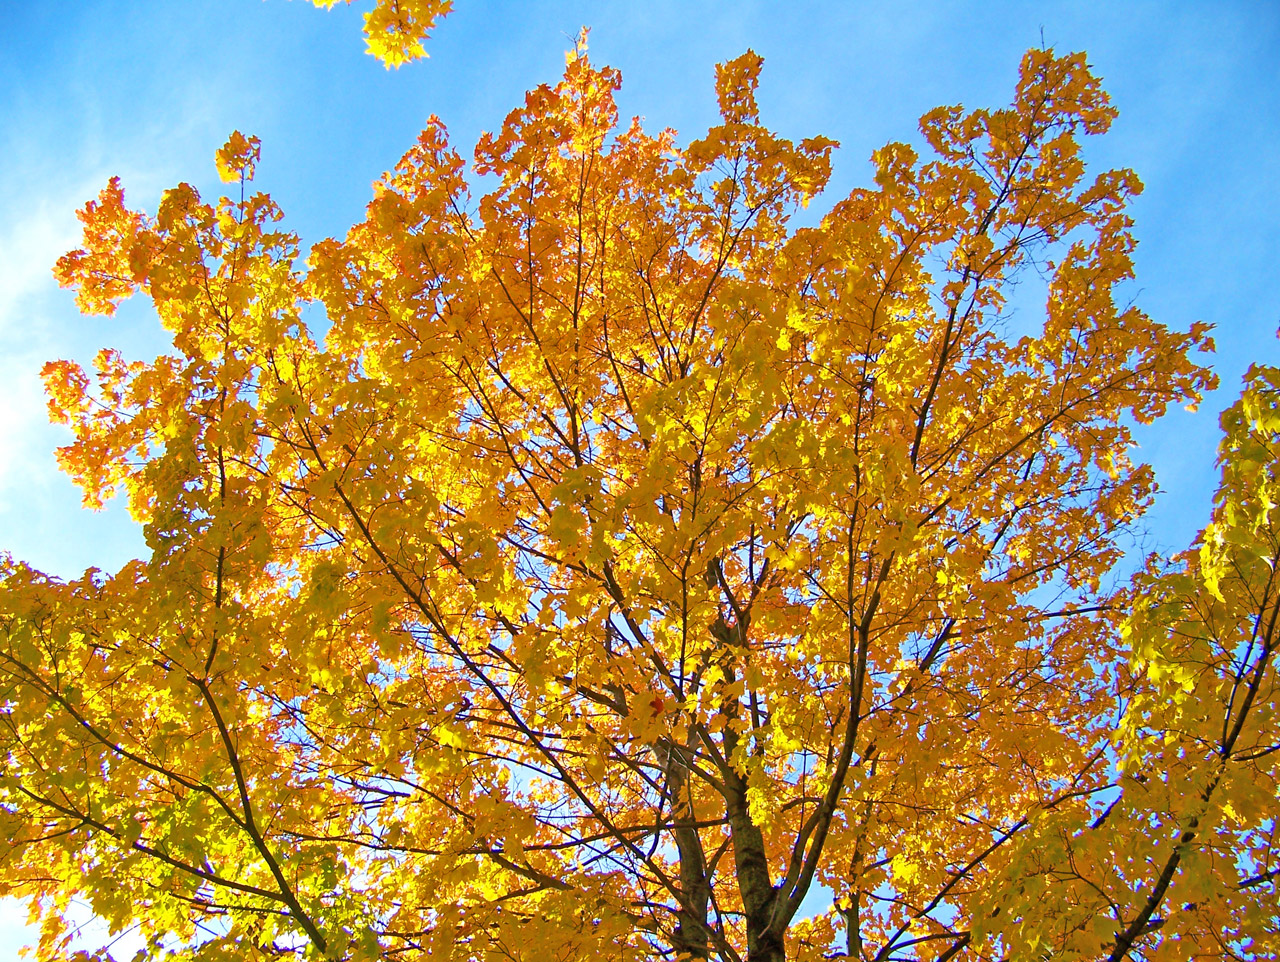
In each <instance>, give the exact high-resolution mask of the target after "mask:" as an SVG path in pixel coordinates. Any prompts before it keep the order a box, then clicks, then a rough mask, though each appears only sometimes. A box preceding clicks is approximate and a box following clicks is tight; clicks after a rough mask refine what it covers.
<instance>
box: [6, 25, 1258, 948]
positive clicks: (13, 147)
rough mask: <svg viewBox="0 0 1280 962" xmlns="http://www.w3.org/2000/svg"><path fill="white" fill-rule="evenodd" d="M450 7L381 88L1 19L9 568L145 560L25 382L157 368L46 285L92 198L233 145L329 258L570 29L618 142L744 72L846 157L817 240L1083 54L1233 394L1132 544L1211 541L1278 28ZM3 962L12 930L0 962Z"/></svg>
mask: <svg viewBox="0 0 1280 962" xmlns="http://www.w3.org/2000/svg"><path fill="white" fill-rule="evenodd" d="M455 2H456V5H457V10H456V12H455V13H454V14H453V15H451V16H450V17H449V18H448V19H446V20H445V21H444V22H443V23H442V24H441V25H440V27H439V28H438V30H437V31H436V35H435V36H434V37H433V38H432V39H431V41H429V43H428V49H429V51H430V53H431V58H430V59H429V60H426V61H423V62H420V63H417V64H412V65H409V66H406V67H403V68H401V69H400V70H399V71H387V70H385V69H384V68H383V67H382V66H381V65H380V64H378V63H377V62H376V61H374V60H373V59H372V58H371V57H369V56H367V55H365V54H364V53H363V43H362V39H361V37H360V32H359V31H360V14H361V12H362V9H361V5H360V4H359V3H357V4H356V5H355V6H354V7H351V8H347V7H338V8H335V9H334V10H333V11H330V12H327V13H325V12H321V11H318V10H316V9H314V8H313V7H312V6H311V5H310V4H309V3H304V2H302V0H75V2H72V0H48V2H38V3H18V2H16V0H0V151H2V152H0V157H2V158H3V160H0V169H2V170H3V174H4V176H3V177H0V390H2V391H3V399H4V403H3V405H0V550H6V549H7V550H9V551H12V552H13V554H14V555H15V556H17V557H19V558H22V559H24V560H27V561H29V562H31V563H32V564H34V565H36V566H37V567H40V568H43V569H44V570H46V571H48V572H50V573H53V574H57V575H61V576H64V577H69V576H75V575H78V574H79V573H80V571H81V570H82V569H83V568H85V567H86V566H90V565H94V566H97V567H101V568H104V569H113V568H115V567H117V566H119V565H120V564H121V563H122V562H123V561H125V560H127V559H128V558H130V557H132V556H133V555H135V554H136V553H137V552H139V551H140V549H141V546H142V540H141V536H140V533H139V532H138V530H137V529H136V528H135V526H134V525H133V524H132V522H131V521H130V520H129V518H128V516H127V514H126V513H125V511H124V509H123V507H122V506H121V505H118V504H115V505H112V506H109V507H108V509H107V510H105V511H103V512H100V513H89V512H85V511H82V510H81V509H80V508H79V496H78V494H77V492H76V491H75V489H74V488H73V487H72V485H71V484H70V482H68V481H67V480H66V479H65V478H63V477H61V476H60V475H59V474H58V472H57V468H56V465H55V463H54V458H53V448H54V447H55V446H56V445H58V444H60V443H65V436H64V434H63V433H62V432H61V430H60V429H57V428H53V427H51V426H49V425H48V424H47V423H46V420H45V415H44V402H43V397H42V394H41V391H40V386H39V381H38V377H37V372H38V371H39V369H40V366H41V364H42V363H43V362H44V361H45V360H48V359H51V358H61V357H70V358H75V359H77V360H80V361H82V362H87V360H88V359H89V358H91V357H92V355H93V354H94V353H95V352H96V350H97V349H98V348H99V347H102V346H106V345H111V346H115V347H118V348H120V349H122V350H123V351H124V352H125V353H126V355H131V356H140V357H147V358H149V357H151V356H154V355H155V354H156V353H159V352H161V351H163V350H165V348H166V343H165V341H164V338H163V336H162V333H161V331H160V329H159V327H158V325H157V324H156V323H155V322H154V319H153V317H152V316H151V315H150V312H149V311H148V309H147V307H146V305H145V303H143V302H142V301H137V302H131V303H129V304H127V305H126V306H125V307H124V308H123V309H122V310H121V311H120V312H119V313H118V314H117V316H116V317H114V318H111V319H103V318H81V317H79V316H78V315H77V313H76V311H75V307H74V305H73V303H72V298H71V295H70V294H69V293H68V292H65V291H60V290H58V288H57V287H56V285H55V284H54V282H53V280H52V277H51V275H50V268H51V267H52V265H53V262H54V260H56V258H57V257H58V256H59V255H60V254H62V253H63V252H64V251H65V250H67V249H69V248H71V247H74V246H76V243H77V239H78V230H77V227H78V225H77V222H76V220H75V210H76V209H77V208H78V207H79V206H81V205H82V204H83V203H84V201H85V200H87V199H88V198H90V197H92V196H93V195H95V194H96V193H97V191H98V190H99V189H100V188H101V187H102V185H103V184H104V183H105V182H106V181H107V179H108V178H109V177H111V176H114V175H119V176H121V178H122V179H123V181H124V184H125V188H126V191H127V195H128V198H129V200H130V203H131V204H133V205H135V206H141V207H144V208H146V209H149V210H154V207H155V203H156V201H157V200H158V198H159V195H160V192H161V191H162V190H163V189H165V188H167V187H170V186H173V185H174V184H176V183H177V182H178V181H180V180H186V181H189V182H191V183H193V184H195V185H196V186H197V187H198V188H199V189H200V190H201V192H202V193H205V194H206V195H211V196H216V192H217V191H218V189H219V185H218V183H217V178H216V174H215V171H214V166H213V153H214V151H215V150H216V149H217V148H218V147H219V146H220V145H221V144H222V143H223V142H224V141H225V139H226V136H227V134H228V133H230V131H232V130H233V129H240V130H242V131H244V132H245V133H252V134H256V135H258V136H259V137H261V138H262V142H263V161H262V163H261V164H260V166H259V168H258V170H259V173H258V183H259V185H260V186H261V187H262V188H263V189H265V190H267V191H269V192H270V193H272V194H273V196H274V197H275V198H276V200H277V201H278V202H279V203H280V204H281V205H282V207H283V208H284V210H285V213H286V215H287V221H286V223H287V225H288V226H289V227H290V228H291V229H293V230H295V231H297V232H298V233H299V234H300V235H301V236H302V238H303V241H304V244H311V243H314V242H316V241H318V240H320V239H322V238H324V237H327V236H332V235H340V234H342V233H343V232H345V230H346V229H347V227H349V226H350V225H351V224H352V223H353V222H354V221H356V220H357V219H359V218H360V216H361V214H362V211H363V208H364V205H365V203H366V202H367V201H368V199H369V197H370V183H371V182H372V181H373V180H374V179H375V178H376V177H377V176H378V175H379V174H380V173H381V172H382V171H384V170H385V169H387V168H388V167H390V166H392V165H393V164H394V163H395V161H396V160H397V158H398V157H399V156H400V154H401V153H402V152H403V151H404V149H406V148H407V147H408V146H409V145H410V144H411V143H412V141H413V139H414V138H415V136H416V134H417V132H418V130H419V129H420V128H421V126H422V124H423V122H424V121H425V119H426V118H427V117H428V116H429V115H431V114H437V115H439V116H440V117H441V118H442V119H443V120H444V121H445V123H446V124H447V126H448V127H449V130H450V133H451V135H452V137H453V140H454V142H455V144H457V145H458V146H459V147H460V149H462V151H463V153H464V154H466V153H468V151H469V147H470V145H471V144H473V143H474V142H475V139H476V137H477V136H478V135H479V134H480V132H482V131H484V130H492V129H495V128H496V127H497V126H498V125H499V124H500V123H501V121H502V118H503V117H504V116H505V114H506V113H507V111H508V110H510V109H511V108H513V107H514V106H516V105H517V104H518V103H520V102H521V100H522V98H523V93H524V91H525V90H526V89H527V88H529V87H531V86H533V85H535V84H538V83H543V82H553V81H555V80H556V79H557V78H558V76H559V74H560V71H561V68H562V65H563V62H564V61H563V53H564V51H565V49H566V48H567V47H569V46H571V43H572V38H573V37H574V35H576V33H577V31H578V28H579V27H580V26H582V25H584V24H585V25H589V26H590V27H591V28H592V33H591V56H592V59H593V60H595V61H596V62H603V63H609V64H611V65H613V66H615V67H617V68H619V69H620V70H621V71H622V74H623V89H622V92H621V95H620V106H621V110H622V114H623V116H624V117H629V116H631V115H640V116H642V117H643V118H644V119H645V121H646V123H647V125H648V126H649V127H651V128H653V129H657V128H662V127H673V128H675V129H676V130H677V131H679V132H680V136H681V140H682V141H685V140H688V139H690V138H692V137H694V136H696V135H697V134H698V133H699V132H701V131H703V130H705V129H706V127H707V126H708V125H709V124H710V123H712V122H713V121H714V118H715V100H714V96H713V89H712V77H713V65H714V64H715V63H716V62H717V61H722V60H725V59H728V58H730V57H733V56H736V55H737V54H739V53H741V52H742V51H743V50H745V49H746V48H747V47H751V48H753V49H755V50H756V51H757V52H758V53H760V54H762V55H763V56H764V58H765V66H764V72H763V77H762V83H761V93H760V102H761V111H762V116H763V119H764V121H765V123H768V124H770V125H772V126H773V127H775V128H776V129H778V130H779V131H781V132H782V133H784V134H785V135H788V136H791V137H794V138H800V137H805V136H811V135H816V134H823V135H826V136H830V137H834V138H836V139H838V140H839V141H841V143H842V147H841V149H840V150H839V151H838V152H837V155H836V159H835V176H834V178H833V181H832V184H831V187H830V188H829V190H828V192H827V195H826V200H819V201H818V202H817V204H816V210H817V211H818V212H819V213H820V212H821V211H822V210H824V209H825V208H826V207H827V206H828V205H829V204H830V203H832V202H834V201H835V200H838V199H839V198H841V197H843V196H844V195H845V194H846V193H847V192H848V191H849V189H851V188H852V187H855V186H859V185H865V184H867V183H869V182H870V179H871V166H870V163H869V157H870V154H871V152H872V151H873V150H874V149H876V148H877V147H879V146H881V145H882V144H884V143H885V142H887V141H889V140H908V141H918V140H919V138H918V135H917V131H916V119H917V118H918V117H919V115H920V114H922V113H923V112H925V111H926V110H928V109H929V108H931V107H934V106H937V105H938V104H944V103H945V104H953V103H963V104H965V105H967V106H971V107H976V106H999V105H1003V104H1005V103H1007V101H1008V100H1009V98H1010V97H1011V95H1012V90H1013V84H1014V81H1015V79H1016V71H1017V65H1018V60H1019V58H1020V56H1021V54H1022V53H1023V51H1025V50H1026V48H1028V47H1030V46H1038V45H1039V44H1040V43H1041V39H1042V36H1043V40H1044V42H1045V43H1046V44H1048V45H1049V46H1052V47H1054V48H1056V49H1057V50H1059V51H1068V50H1072V51H1074V50H1084V51H1087V52H1088V54H1089V60H1090V62H1091V63H1092V64H1093V65H1094V68H1095V69H1096V71H1097V72H1098V73H1099V74H1100V75H1101V76H1102V77H1103V79H1104V85H1105V87H1106V89H1107V90H1108V91H1109V92H1110V93H1111V95H1112V98H1113V101H1114V103H1115V104H1116V106H1118V107H1119V109H1120V118H1119V120H1118V121H1117V122H1116V124H1115V125H1114V127H1113V128H1112V132H1111V133H1110V134H1108V135H1107V136H1106V137H1105V138H1102V139H1100V140H1096V141H1094V142H1092V143H1090V145H1089V147H1088V152H1087V157H1088V158H1089V160H1090V161H1091V163H1092V164H1093V169H1095V170H1101V169H1103V168H1104V167H1109V166H1128V167H1132V168H1134V169H1135V170H1136V171H1137V172H1138V174H1139V175H1140V176H1141V178H1142V179H1143V181H1144V182H1145V183H1146V192H1145V193H1144V194H1143V196H1142V197H1140V198H1139V199H1138V201H1137V202H1136V203H1135V204H1134V206H1133V215H1134V217H1135V218H1136V220H1137V226H1136V233H1137V236H1138V238H1139V240H1140V246H1139V249H1138V252H1137V256H1136V260H1137V272H1138V278H1137V281H1136V282H1135V283H1134V284H1133V285H1132V289H1131V292H1130V293H1131V295H1132V297H1133V298H1134V299H1135V300H1136V302H1137V303H1138V304H1139V305H1140V306H1141V307H1142V308H1143V309H1145V310H1146V311H1147V312H1148V313H1150V314H1151V315H1153V316H1154V317H1156V318H1158V319H1160V320H1162V321H1164V322H1166V323H1168V324H1170V325H1173V326H1177V327H1179V328H1185V327H1187V326H1188V325H1189V324H1190V323H1191V322H1192V321H1194V320H1205V321H1208V322H1210V323H1213V324H1215V325H1216V326H1217V331H1216V335H1215V336H1216V338H1217V342H1218V354H1217V356H1216V358H1215V359H1214V361H1213V364H1214V366H1215V368H1216V369H1217V371H1218V373H1219V374H1220V376H1221V378H1222V385H1223V386H1222V389H1221V390H1219V391H1218V392H1217V393H1216V394H1215V395H1213V396H1211V397H1210V398H1209V399H1207V403H1206V404H1205V405H1204V406H1203V408H1202V409H1201V411H1200V412H1199V413H1195V414H1189V413H1186V412H1182V411H1177V412H1175V413H1173V414H1171V415H1170V416H1169V417H1168V418H1166V419H1165V420H1164V421H1162V422H1160V423H1159V424H1157V425H1156V426H1154V427H1152V428H1150V429H1145V430H1143V432H1142V433H1141V435H1140V438H1141V443H1142V449H1141V451H1140V452H1139V456H1140V457H1141V458H1143V459H1145V460H1148V461H1150V462H1151V463H1153V464H1154V465H1155V467H1156V472H1157V477H1158V479H1159V481H1160V483H1161V485H1162V487H1163V489H1164V493H1163V494H1162V495H1161V497H1160V499H1159V501H1158V503H1157V505H1156V507H1155V508H1154V509H1153V511H1152V512H1151V514H1150V515H1149V516H1148V519H1147V529H1148V532H1149V533H1148V539H1147V543H1148V545H1149V546H1151V547H1155V548H1160V549H1163V550H1166V551H1170V550H1175V549H1177V548H1178V547H1181V546H1185V545H1186V544H1187V542H1188V541H1189V540H1190V539H1191V538H1192V537H1193V536H1194V533H1195V532H1196V530H1197V529H1198V528H1199V527H1200V526H1202V525H1203V523H1204V521H1205V519H1206V518H1207V513H1208V507H1209V501H1210V496H1211V493H1212V489H1213V484H1214V478H1215V474H1216V472H1215V470H1214V468H1213V457H1214V450H1215V447H1216V443H1217V413H1218V411H1219V410H1221V408H1222V407H1224V406H1226V405H1227V404H1229V403H1230V402H1231V401H1232V400H1233V399H1234V397H1235V396H1236V394H1237V393H1238V390H1239V382H1240V376H1241V374H1242V373H1243V371H1244V369H1245V367H1246V366H1247V365H1248V364H1249V363H1250V362H1251V361H1264V362H1269V363H1280V342H1277V341H1276V338H1275V332H1276V329H1277V327H1280V293H1278V292H1277V287H1276V280H1275V279H1276V277H1277V276H1278V272H1277V270H1276V266H1275V265H1276V255H1277V254H1278V253H1280V216H1278V215H1280V190H1278V188H1280V123H1278V121H1280V3H1277V2H1275V0H1239V2H1232V0H1214V2H1186V3H1177V2H1164V3H1155V2H1133V0H1112V2H1109V3H1102V2H1087V3H1086V2H1076V3H1069V2H1040V3H1001V2H985V3H958V2H954V3H945V2H924V0H894V2H892V3H886V2H870V0H867V2H853V0H845V2H808V0H788V2H776V0H775V2H741V0H740V2H710V0H706V2H702V0H681V2H676V0H667V2H662V0H649V2H623V0H611V2H609V3H594V4H593V3H586V2H554V0H545V2H535V0H518V2H480V0H455ZM1034 294H1035V292H1034V291H1029V292H1028V296H1027V297H1025V298H1024V299H1023V300H1025V301H1026V303H1025V306H1023V307H1022V310H1024V311H1027V312H1034V311H1035V310H1036V308H1037V305H1036V304H1035V303H1034V299H1033V298H1034ZM1031 316H1032V318H1033V319H1034V317H1035V315H1034V313H1032V315H1031ZM0 905H2V903H0ZM6 914H7V915H12V912H10V911H8V910H7V909H4V908H2V907H0V916H5V915H6ZM18 937H19V934H18V930H17V929H16V927H15V926H14V924H13V923H12V922H9V921H3V920H0V955H4V956H8V955H9V954H10V953H9V952H6V951H5V950H6V949H7V948H9V946H10V944H11V943H12V940H13V939H16V938H18ZM6 939H8V940H10V941H9V942H6ZM130 954H131V952H126V953H124V956H122V957H128V955H130Z"/></svg>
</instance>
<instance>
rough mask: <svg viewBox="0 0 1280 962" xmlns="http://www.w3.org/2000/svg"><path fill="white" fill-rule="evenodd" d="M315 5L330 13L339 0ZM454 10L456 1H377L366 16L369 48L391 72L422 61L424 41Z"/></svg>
mask: <svg viewBox="0 0 1280 962" xmlns="http://www.w3.org/2000/svg"><path fill="white" fill-rule="evenodd" d="M311 2H312V3H314V4H315V5H316V6H317V7H322V8H323V9H325V10H328V9H330V8H331V7H333V6H334V4H336V3H338V0H311ZM346 3H348V4H350V3H351V0H346ZM452 9H453V0H374V4H373V9H372V10H370V11H369V12H368V13H366V14H365V15H364V37H365V46H367V47H368V48H369V53H371V54H372V55H373V56H375V57H377V58H378V59H379V60H381V61H382V62H383V63H384V64H386V66H387V69H388V70H389V69H391V68H392V67H399V66H400V65H401V64H402V63H406V62H408V61H410V60H418V59H419V58H421V57H425V56H427V51H426V48H425V47H424V46H423V41H425V40H426V39H427V38H428V37H429V36H430V35H431V31H432V30H433V29H434V28H435V25H436V22H437V21H439V20H440V19H441V18H442V17H444V16H445V15H446V14H448V13H449V11H450V10H452Z"/></svg>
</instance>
